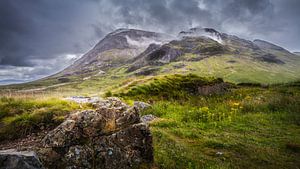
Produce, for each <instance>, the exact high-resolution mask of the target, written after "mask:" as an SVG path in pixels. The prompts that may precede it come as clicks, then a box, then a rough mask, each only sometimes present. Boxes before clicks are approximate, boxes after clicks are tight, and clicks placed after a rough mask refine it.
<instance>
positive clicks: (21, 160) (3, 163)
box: [0, 149, 43, 169]
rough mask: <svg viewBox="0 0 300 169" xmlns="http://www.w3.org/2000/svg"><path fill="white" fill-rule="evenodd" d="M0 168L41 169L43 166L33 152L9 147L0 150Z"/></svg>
mask: <svg viewBox="0 0 300 169" xmlns="http://www.w3.org/2000/svg"><path fill="white" fill-rule="evenodd" d="M0 169H43V166H42V163H41V162H40V160H39V158H38V157H37V156H36V154H35V152H33V151H17V150H15V149H9V150H3V151H0Z"/></svg>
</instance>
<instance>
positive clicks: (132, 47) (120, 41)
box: [60, 29, 172, 75]
mask: <svg viewBox="0 0 300 169" xmlns="http://www.w3.org/2000/svg"><path fill="white" fill-rule="evenodd" d="M171 38H172V37H171V36H169V35H166V34H162V33H155V32H148V31H142V30H134V29H118V30H116V31H114V32H112V33H110V34H108V35H107V36H105V37H104V39H102V40H101V41H100V42H99V43H98V44H96V46H95V47H94V48H93V49H92V50H90V51H89V52H88V53H87V54H85V55H84V56H82V57H81V58H80V59H79V60H77V61H76V62H75V63H74V64H73V65H71V66H70V67H68V68H67V69H65V70H64V71H63V72H62V73H60V75H70V74H83V73H89V72H93V71H100V72H102V71H103V70H108V69H111V68H115V67H118V66H121V65H123V64H125V63H127V62H128V60H130V59H133V58H134V57H135V56H137V55H138V54H140V53H141V52H143V51H144V50H145V49H146V48H147V47H148V46H149V45H150V44H152V43H156V44H163V43H166V42H167V41H169V40H170V39H171Z"/></svg>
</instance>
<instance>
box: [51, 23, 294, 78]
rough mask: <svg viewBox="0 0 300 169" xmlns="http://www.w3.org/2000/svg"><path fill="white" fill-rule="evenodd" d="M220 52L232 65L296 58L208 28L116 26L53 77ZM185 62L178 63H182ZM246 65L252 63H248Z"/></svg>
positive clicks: (139, 67) (149, 66)
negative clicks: (170, 30) (174, 31)
mask: <svg viewBox="0 0 300 169" xmlns="http://www.w3.org/2000/svg"><path fill="white" fill-rule="evenodd" d="M224 56H229V57H231V58H233V59H232V60H230V61H229V62H230V63H232V64H233V65H234V63H236V62H238V61H235V60H234V58H237V59H242V60H249V61H250V62H254V63H256V64H264V65H268V66H270V67H278V66H284V65H285V64H290V63H289V62H291V61H293V60H295V59H298V57H297V56H296V55H295V54H293V53H290V52H289V51H288V50H286V49H284V48H282V47H279V46H277V45H274V44H272V43H270V42H266V41H263V40H254V41H249V40H245V39H242V38H239V37H237V36H233V35H228V34H225V33H220V32H218V31H216V30H214V29H212V28H192V29H190V30H188V31H182V32H180V33H179V34H178V36H176V37H173V36H171V35H166V34H162V33H155V32H148V31H142V30H134V29H119V30H116V31H114V32H112V33H110V34H108V35H107V36H106V37H105V38H104V39H102V40H101V41H100V42H99V43H98V44H97V45H96V46H95V47H94V48H93V49H92V50H90V51H89V52H88V53H87V54H85V55H84V56H82V58H80V59H79V60H77V61H76V62H75V63H74V64H73V65H71V66H70V67H68V68H67V69H65V70H64V71H62V72H60V73H59V74H57V75H56V76H55V77H64V76H70V75H86V76H89V75H93V76H95V75H96V76H97V75H101V74H105V72H109V71H110V70H112V69H115V68H120V67H124V69H126V71H125V72H126V73H129V74H130V73H135V75H150V74H153V73H154V72H157V73H158V74H160V73H161V72H158V71H159V70H161V69H162V68H163V66H164V65H168V64H171V63H180V62H199V61H201V60H204V59H207V58H211V57H220V58H219V59H220V60H223V59H224V58H222V57H224ZM187 65H188V64H182V67H186V66H187ZM248 66H254V65H251V63H249V65H248ZM175 69H176V67H175ZM191 69H193V67H192V68H191ZM212 69H214V68H212ZM233 69H234V68H233ZM167 71H168V72H172V70H167ZM270 73H272V72H270Z"/></svg>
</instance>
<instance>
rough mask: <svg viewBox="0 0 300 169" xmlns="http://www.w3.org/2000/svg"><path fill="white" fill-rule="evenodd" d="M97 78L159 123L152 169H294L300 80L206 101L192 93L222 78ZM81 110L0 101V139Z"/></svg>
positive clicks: (55, 103)
mask: <svg viewBox="0 0 300 169" xmlns="http://www.w3.org/2000/svg"><path fill="white" fill-rule="evenodd" d="M103 79H106V80H105V81H101V82H97V80H96V79H94V81H93V83H92V84H94V83H95V84H106V85H107V86H110V87H108V88H107V90H106V92H103V96H120V97H122V98H123V99H125V100H126V102H127V103H132V101H133V100H142V101H145V102H149V103H152V105H153V106H152V107H151V108H149V109H147V110H145V111H144V112H142V114H153V115H155V116H157V117H159V119H157V120H155V121H153V122H151V123H150V128H151V131H152V134H153V141H154V156H155V164H154V165H155V167H157V168H297V167H299V166H300V159H299V153H300V127H299V126H300V82H293V83H289V84H278V85H261V84H259V83H243V84H240V85H234V84H232V85H231V87H230V88H228V90H227V92H225V93H220V94H211V95H206V96H204V95H199V94H197V88H198V87H199V86H203V85H204V86H205V85H206V86H207V85H208V86H209V85H215V84H219V83H223V80H222V79H217V78H202V77H198V76H197V75H193V74H187V75H177V74H176V75H167V76H165V75H162V76H155V77H147V78H139V79H134V80H133V79H123V81H122V80H118V83H117V84H114V85H111V84H112V82H109V77H105V78H103ZM87 84H88V82H83V83H82V84H81V88H86V86H85V85H87ZM77 87H78V86H77ZM94 87H95V86H94ZM96 88H97V87H95V89H96ZM74 90H75V89H74ZM81 106H82V107H80V105H78V104H75V103H72V102H67V101H64V100H60V99H55V98H43V99H42V98H21V97H20V98H19V97H15V98H8V97H2V98H1V99H0V140H2V141H3V140H4V139H5V140H6V139H15V138H18V137H23V136H25V135H27V134H29V133H31V132H39V131H40V130H42V129H43V128H44V129H51V128H53V127H55V126H57V125H58V124H59V123H61V122H62V120H63V119H64V117H65V115H67V114H68V113H69V112H72V111H76V110H80V109H87V108H90V107H89V106H88V105H81Z"/></svg>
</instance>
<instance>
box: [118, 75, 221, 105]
mask: <svg viewBox="0 0 300 169" xmlns="http://www.w3.org/2000/svg"><path fill="white" fill-rule="evenodd" d="M222 82H223V80H222V79H215V78H204V77H199V76H197V75H194V74H187V75H180V74H175V75H167V76H163V77H162V78H159V79H153V80H152V81H151V82H149V83H148V84H144V85H138V86H134V87H132V88H130V89H129V90H128V91H127V92H123V93H118V94H116V95H117V96H122V97H126V96H127V97H133V98H137V99H142V100H145V99H149V98H150V97H151V98H152V99H155V98H156V99H158V98H164V99H180V98H188V97H190V96H191V95H197V93H198V88H199V87H200V86H204V85H212V84H217V83H222Z"/></svg>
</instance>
